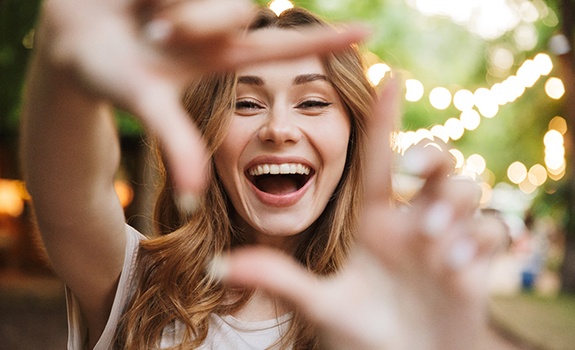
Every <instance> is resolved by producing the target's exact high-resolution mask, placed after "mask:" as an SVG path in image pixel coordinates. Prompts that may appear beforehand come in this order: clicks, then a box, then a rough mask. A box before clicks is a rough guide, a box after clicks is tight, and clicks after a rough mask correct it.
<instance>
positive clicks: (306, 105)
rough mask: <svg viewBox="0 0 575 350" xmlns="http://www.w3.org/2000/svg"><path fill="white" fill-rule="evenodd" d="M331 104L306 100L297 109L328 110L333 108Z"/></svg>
mask: <svg viewBox="0 0 575 350" xmlns="http://www.w3.org/2000/svg"><path fill="white" fill-rule="evenodd" d="M331 105H332V103H331V102H325V101H320V100H306V101H303V102H302V103H300V104H299V105H297V108H304V109H311V108H326V107H329V106H331Z"/></svg>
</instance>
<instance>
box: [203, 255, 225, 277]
mask: <svg viewBox="0 0 575 350" xmlns="http://www.w3.org/2000/svg"><path fill="white" fill-rule="evenodd" d="M206 271H207V273H208V276H210V277H211V278H213V279H214V280H216V281H221V280H223V279H224V278H226V277H227V276H228V274H229V272H230V263H229V259H228V258H227V257H225V256H223V255H216V256H214V257H213V258H212V260H210V262H208V265H207V266H206Z"/></svg>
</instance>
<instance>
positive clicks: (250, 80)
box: [238, 74, 329, 86]
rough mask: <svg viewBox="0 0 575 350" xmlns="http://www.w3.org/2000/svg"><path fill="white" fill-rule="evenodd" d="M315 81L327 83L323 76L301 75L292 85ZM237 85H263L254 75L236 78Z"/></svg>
mask: <svg viewBox="0 0 575 350" xmlns="http://www.w3.org/2000/svg"><path fill="white" fill-rule="evenodd" d="M317 80H322V81H329V79H328V78H327V77H326V76H325V75H323V74H301V75H298V76H297V77H295V78H294V80H293V84H294V85H301V84H306V83H311V82H313V81H317ZM238 84H246V85H255V86H262V85H264V81H263V79H262V78H260V77H257V76H255V75H242V76H240V77H238Z"/></svg>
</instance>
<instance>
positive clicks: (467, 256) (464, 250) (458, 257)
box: [447, 238, 477, 270]
mask: <svg viewBox="0 0 575 350" xmlns="http://www.w3.org/2000/svg"><path fill="white" fill-rule="evenodd" d="M476 252H477V245H476V244H475V242H473V241H472V240H470V239H466V238H462V239H460V240H458V241H457V242H455V244H454V245H453V246H452V247H451V250H450V251H449V254H448V256H447V264H448V265H449V267H451V268H452V269H453V270H459V269H461V268H462V267H464V266H465V265H467V264H468V263H469V262H470V261H471V260H472V259H473V257H474V256H475V253H476Z"/></svg>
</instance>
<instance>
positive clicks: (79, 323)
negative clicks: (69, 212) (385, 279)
mask: <svg viewBox="0 0 575 350" xmlns="http://www.w3.org/2000/svg"><path fill="white" fill-rule="evenodd" d="M143 239H146V237H145V236H144V235H142V234H140V233H139V232H138V231H136V230H135V229H133V228H132V227H130V226H128V225H126V253H125V258H124V266H123V268H122V274H121V275H120V281H119V283H118V289H117V290H116V295H115V297H114V303H113V305H112V310H111V312H110V317H109V318H108V322H107V323H106V327H105V328H104V331H103V332H102V335H101V336H100V339H98V342H97V343H96V346H95V347H94V350H108V349H112V345H113V341H114V334H115V331H116V328H117V326H118V322H119V320H120V318H121V316H122V310H124V306H125V305H126V303H127V302H128V301H129V297H130V296H131V295H132V293H133V291H134V288H135V285H134V283H133V282H134V273H135V267H136V255H137V251H138V245H139V241H140V240H143ZM66 304H67V308H68V349H69V350H81V349H84V348H85V346H84V345H85V344H86V339H87V338H86V336H87V327H86V324H85V322H84V320H83V317H82V313H81V311H80V305H79V303H78V300H77V299H76V297H75V296H74V295H73V294H72V292H71V291H70V289H68V288H66ZM291 318H292V315H291V314H286V315H283V316H280V317H279V318H277V319H271V320H267V321H261V322H244V321H240V320H238V319H236V318H234V317H232V316H229V315H226V316H220V315H215V314H213V315H211V316H210V320H209V330H208V336H207V338H206V340H205V341H204V343H203V344H202V345H201V346H200V348H199V349H201V350H208V349H217V350H263V349H276V348H279V346H274V347H272V345H274V344H275V343H276V342H277V341H278V340H279V339H280V338H281V335H282V334H285V332H287V330H288V328H289V325H290V322H291ZM183 331H184V326H183V324H182V323H181V322H175V323H174V324H172V325H171V326H168V327H166V328H165V329H164V330H163V332H162V338H161V343H160V348H162V349H164V348H169V347H173V346H177V345H178V344H180V342H181V339H182V335H183Z"/></svg>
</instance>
